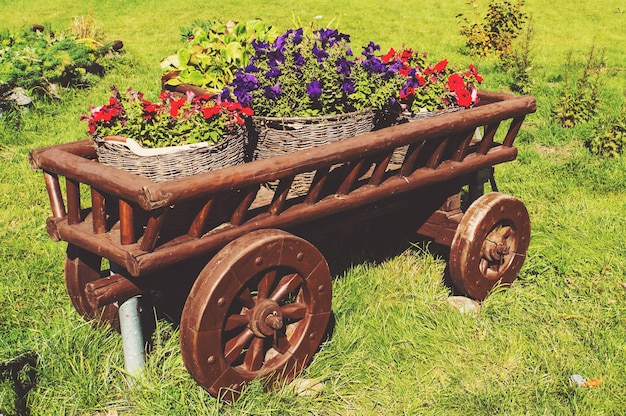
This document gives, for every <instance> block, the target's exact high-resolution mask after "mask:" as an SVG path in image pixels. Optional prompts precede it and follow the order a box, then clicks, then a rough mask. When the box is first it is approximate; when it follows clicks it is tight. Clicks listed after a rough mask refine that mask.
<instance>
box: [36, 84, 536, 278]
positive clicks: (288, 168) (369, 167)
mask: <svg viewBox="0 0 626 416" xmlns="http://www.w3.org/2000/svg"><path fill="white" fill-rule="evenodd" d="M494 97H495V98H494ZM499 97H500V96H497V95H493V96H491V98H492V99H494V102H492V103H488V104H484V105H482V106H479V107H476V108H473V109H468V110H464V111H460V112H455V113H450V114H445V115H442V116H439V117H434V118H430V119H424V120H420V121H419V122H414V123H406V124H402V125H397V126H393V127H389V128H385V129H382V130H379V131H375V132H371V133H367V134H363V135H360V136H358V137H354V138H350V139H346V140H343V141H340V142H336V143H332V144H330V145H326V146H320V147H317V148H313V149H307V150H303V151H300V152H297V153H294V154H291V155H285V156H277V157H274V158H271V159H265V160H259V161H254V162H250V163H247V164H244V165H238V166H234V167H229V168H224V169H219V170H216V171H212V172H208V173H204V174H200V175H195V176H192V177H189V178H185V179H180V180H176V181H166V182H160V183H154V182H152V181H151V180H148V179H146V178H142V177H139V176H136V175H132V174H130V173H127V172H123V171H121V170H118V169H115V168H112V167H109V166H104V165H101V164H99V163H97V162H96V161H94V160H93V158H94V157H95V151H94V150H93V144H91V145H89V143H90V142H88V141H83V142H76V143H73V144H66V145H57V146H52V147H48V148H43V149H36V150H34V151H33V152H31V155H30V156H31V163H32V165H33V166H34V167H36V168H39V169H42V170H43V171H44V178H45V182H46V187H47V190H48V194H49V197H50V205H51V210H52V216H53V217H52V220H51V221H49V222H48V229H49V232H50V234H51V236H52V235H54V236H57V237H58V238H60V239H63V240H67V241H70V242H72V243H74V244H78V245H80V246H81V247H84V248H86V249H88V250H91V251H93V252H96V253H99V254H101V255H103V256H104V257H107V258H109V259H111V260H113V261H115V262H117V263H119V264H121V265H124V266H126V268H127V269H128V270H129V272H130V273H131V274H132V275H135V276H136V275H139V274H141V273H146V272H149V271H155V270H157V269H158V268H160V267H162V266H164V265H167V264H172V263H174V262H176V261H182V260H184V259H187V258H191V257H193V256H196V255H200V254H201V253H202V252H203V251H205V250H214V249H217V248H219V247H220V246H221V245H223V244H226V243H227V242H228V241H230V240H232V239H233V238H235V237H237V236H240V235H243V234H245V233H246V232H249V231H252V230H254V229H260V228H270V227H272V228H273V227H277V228H286V227H290V226H293V225H297V224H301V223H303V222H306V221H310V220H313V219H316V218H321V217H324V216H327V215H331V214H334V213H338V212H342V211H346V210H350V209H354V208H357V207H361V206H365V205H367V204H371V203H373V202H376V201H381V200H384V199H386V198H389V197H390V196H392V195H396V194H400V193H406V192H409V191H412V190H415V189H417V188H420V187H424V186H429V185H432V184H434V183H439V182H444V181H449V180H452V179H454V178H460V177H463V176H464V175H470V174H472V173H475V172H477V171H479V170H481V169H484V168H486V167H491V166H493V165H494V164H497V163H502V162H506V161H510V160H513V159H515V157H516V155H517V150H516V149H515V148H514V147H513V141H514V139H515V136H516V134H517V133H518V131H519V128H520V127H521V124H522V122H523V120H524V117H525V116H526V114H528V113H531V112H533V111H534V110H535V101H534V99H533V98H532V97H516V98H511V97H510V96H505V98H506V99H504V101H498V100H497V99H496V98H499ZM507 119H511V120H512V121H511V123H510V127H509V129H508V131H507V132H506V135H505V137H504V140H503V142H502V144H498V143H495V142H494V138H495V136H496V131H497V130H498V127H499V126H500V125H501V124H502V122H503V121H505V120H507ZM477 127H482V128H483V129H484V135H483V137H482V140H480V141H479V142H477V143H472V139H473V136H474V131H475V129H476V128H477ZM407 146H408V149H407V150H406V154H405V156H404V158H403V160H402V162H401V164H400V165H394V164H393V163H391V159H392V154H394V151H396V149H399V148H406V147H407ZM303 172H315V177H314V179H313V181H312V183H311V185H310V186H309V189H308V191H307V192H306V193H305V194H303V195H296V196H295V197H294V195H291V194H290V192H292V182H293V180H294V177H295V176H296V175H297V174H300V173H303ZM59 176H65V188H66V195H65V197H66V198H65V204H64V201H63V196H62V194H61V186H60V183H59ZM269 181H278V186H277V188H276V189H275V190H274V191H273V197H272V198H271V199H270V200H269V201H268V202H267V203H266V205H265V206H259V204H255V201H257V200H258V198H259V191H260V189H261V186H262V184H263V183H264V182H269ZM81 184H85V185H87V186H88V187H89V188H90V192H91V205H92V207H91V210H89V209H84V208H83V207H81V196H80V190H81ZM234 197H236V198H234ZM225 200H232V201H233V203H232V204H230V205H228V204H225V202H224V201H225ZM188 203H196V205H197V206H198V208H197V209H195V210H194V211H191V213H189V214H187V215H189V221H188V224H187V225H186V229H185V230H183V231H182V232H179V233H175V234H173V235H171V234H170V235H169V236H168V237H167V238H163V232H164V227H165V226H166V225H168V224H169V223H170V221H171V220H173V219H175V218H173V217H175V216H176V215H168V213H169V212H170V211H171V207H179V206H183V205H185V204H188ZM224 206H226V220H225V221H226V222H225V223H223V224H222V225H221V226H220V227H218V228H215V226H216V224H215V222H214V221H213V220H214V218H215V217H216V215H217V213H218V212H220V210H221V211H223V210H224ZM172 212H173V211H172ZM222 214H223V213H222Z"/></svg>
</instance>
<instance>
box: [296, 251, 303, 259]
mask: <svg viewBox="0 0 626 416" xmlns="http://www.w3.org/2000/svg"><path fill="white" fill-rule="evenodd" d="M303 258H304V253H303V252H300V253H298V254H297V255H296V259H297V260H298V261H302V259H303Z"/></svg>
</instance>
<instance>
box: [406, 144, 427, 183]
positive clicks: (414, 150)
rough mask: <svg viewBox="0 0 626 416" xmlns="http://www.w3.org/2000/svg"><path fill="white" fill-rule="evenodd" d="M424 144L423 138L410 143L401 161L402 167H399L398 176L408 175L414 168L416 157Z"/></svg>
mask: <svg viewBox="0 0 626 416" xmlns="http://www.w3.org/2000/svg"><path fill="white" fill-rule="evenodd" d="M425 144H426V141H425V140H422V141H419V142H417V143H411V145H409V148H408V149H407V151H406V155H405V156H404V160H403V161H402V167H401V168H400V176H404V177H406V176H409V175H410V174H411V173H413V171H414V170H415V165H416V163H417V158H418V157H419V155H420V153H421V151H422V149H423V148H424V145H425Z"/></svg>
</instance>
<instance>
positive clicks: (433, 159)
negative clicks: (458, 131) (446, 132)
mask: <svg viewBox="0 0 626 416" xmlns="http://www.w3.org/2000/svg"><path fill="white" fill-rule="evenodd" d="M449 140H450V138H449V137H446V138H445V139H443V140H441V141H440V142H439V144H438V145H437V147H436V148H435V151H434V152H433V153H432V154H431V155H430V157H429V158H428V162H426V167H427V168H431V169H435V168H436V167H437V166H439V163H441V158H442V157H443V152H444V151H445V150H446V147H447V146H448V141H449Z"/></svg>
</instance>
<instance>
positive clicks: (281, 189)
mask: <svg viewBox="0 0 626 416" xmlns="http://www.w3.org/2000/svg"><path fill="white" fill-rule="evenodd" d="M293 180H294V176H288V177H286V178H283V179H281V180H280V181H279V182H278V186H277V187H276V190H275V191H274V198H273V199H272V203H271V204H270V208H269V210H268V212H269V213H270V214H271V215H278V214H280V213H281V211H282V210H283V208H284V206H285V202H286V201H287V196H288V195H289V190H290V189H291V185H292V184H293Z"/></svg>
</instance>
